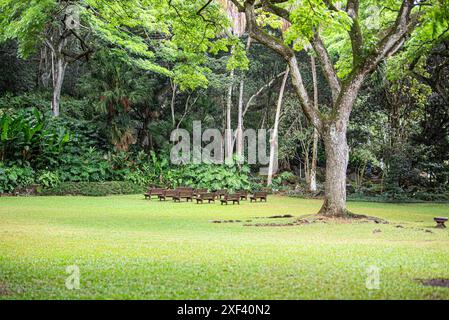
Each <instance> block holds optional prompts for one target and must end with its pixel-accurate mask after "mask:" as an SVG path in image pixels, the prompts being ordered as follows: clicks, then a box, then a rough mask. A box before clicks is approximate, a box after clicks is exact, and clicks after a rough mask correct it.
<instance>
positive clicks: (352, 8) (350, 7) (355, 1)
mask: <svg viewBox="0 0 449 320" xmlns="http://www.w3.org/2000/svg"><path fill="white" fill-rule="evenodd" d="M359 4H360V3H359V0H348V4H347V6H346V12H347V13H348V16H349V17H350V18H351V19H352V25H351V29H350V30H349V37H350V39H351V46H352V61H353V65H354V66H358V65H359V63H360V62H361V61H362V55H363V35H362V30H361V29H360V24H359Z"/></svg>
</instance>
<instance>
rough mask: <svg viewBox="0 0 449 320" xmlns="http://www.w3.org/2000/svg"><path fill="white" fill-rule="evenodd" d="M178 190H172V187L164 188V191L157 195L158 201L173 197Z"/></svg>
mask: <svg viewBox="0 0 449 320" xmlns="http://www.w3.org/2000/svg"><path fill="white" fill-rule="evenodd" d="M177 193H178V191H177V190H173V189H169V190H164V192H163V193H162V194H160V195H158V197H159V201H161V200H164V201H165V200H167V198H173V197H175V196H176V195H177Z"/></svg>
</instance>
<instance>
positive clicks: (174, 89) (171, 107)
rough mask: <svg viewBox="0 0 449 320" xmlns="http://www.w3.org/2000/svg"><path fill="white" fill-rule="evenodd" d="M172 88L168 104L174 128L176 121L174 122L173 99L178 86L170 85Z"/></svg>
mask: <svg viewBox="0 0 449 320" xmlns="http://www.w3.org/2000/svg"><path fill="white" fill-rule="evenodd" d="M171 88H172V96H171V102H170V109H171V119H172V123H173V128H174V127H175V126H176V120H175V99H176V91H177V89H178V86H177V85H176V83H172V84H171Z"/></svg>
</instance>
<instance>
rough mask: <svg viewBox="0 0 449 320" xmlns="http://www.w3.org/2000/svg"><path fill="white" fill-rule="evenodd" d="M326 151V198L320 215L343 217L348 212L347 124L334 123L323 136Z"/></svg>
mask: <svg viewBox="0 0 449 320" xmlns="http://www.w3.org/2000/svg"><path fill="white" fill-rule="evenodd" d="M322 136H323V141H324V148H325V151H326V182H325V198H324V204H323V206H322V207H321V210H320V212H319V213H320V214H325V215H328V216H343V215H345V214H347V210H346V169H347V167H348V151H349V150H348V144H347V141H346V124H341V123H338V124H337V123H335V122H332V123H330V124H328V125H326V126H325V128H324V132H323V134H322Z"/></svg>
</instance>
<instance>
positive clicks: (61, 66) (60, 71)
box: [51, 55, 67, 117]
mask: <svg viewBox="0 0 449 320" xmlns="http://www.w3.org/2000/svg"><path fill="white" fill-rule="evenodd" d="M66 68H67V63H66V62H65V61H64V57H63V56H62V55H58V56H57V57H56V66H55V69H54V70H55V71H54V72H55V74H54V85H53V98H52V102H51V110H52V112H53V116H54V117H58V116H59V101H60V98H61V89H62V84H63V82H64V76H65V70H66Z"/></svg>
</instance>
